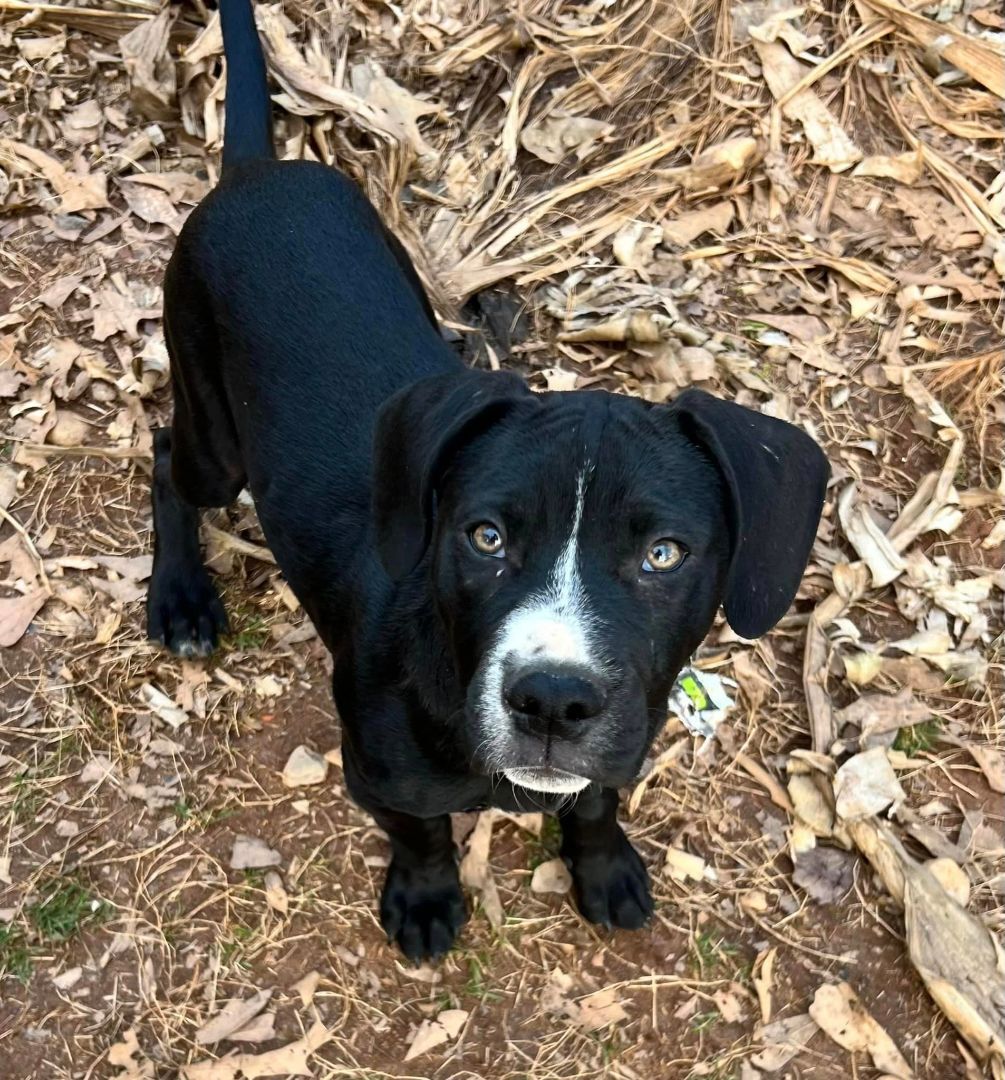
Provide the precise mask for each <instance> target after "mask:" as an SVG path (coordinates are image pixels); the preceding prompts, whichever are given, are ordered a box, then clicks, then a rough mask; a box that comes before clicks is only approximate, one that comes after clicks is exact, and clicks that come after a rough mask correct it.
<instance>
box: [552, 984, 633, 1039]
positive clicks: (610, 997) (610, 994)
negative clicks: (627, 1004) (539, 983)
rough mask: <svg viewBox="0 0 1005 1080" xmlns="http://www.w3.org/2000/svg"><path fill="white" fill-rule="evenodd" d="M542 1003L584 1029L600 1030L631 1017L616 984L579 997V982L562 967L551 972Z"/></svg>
mask: <svg viewBox="0 0 1005 1080" xmlns="http://www.w3.org/2000/svg"><path fill="white" fill-rule="evenodd" d="M541 1006H542V1008H544V1009H545V1011H547V1012H550V1013H555V1014H556V1015H558V1016H562V1017H564V1018H565V1019H566V1020H568V1021H569V1022H570V1023H571V1024H573V1025H574V1026H575V1027H579V1028H582V1029H583V1030H584V1031H600V1030H601V1029H603V1028H605V1027H608V1026H609V1025H611V1024H618V1023H620V1022H621V1021H622V1020H627V1019H628V1013H627V1012H625V1009H624V1006H623V1005H622V1004H621V1002H619V1001H618V1000H617V994H616V992H615V990H614V989H613V988H612V987H605V988H604V989H602V990H597V991H596V992H594V993H592V994H586V995H585V996H583V997H576V996H575V984H574V983H573V981H572V979H571V978H570V977H569V976H568V975H566V974H565V972H564V971H562V969H561V968H555V970H554V971H553V972H552V973H551V977H550V979H549V980H548V985H547V986H546V987H545V988H544V991H543V993H542V994H541Z"/></svg>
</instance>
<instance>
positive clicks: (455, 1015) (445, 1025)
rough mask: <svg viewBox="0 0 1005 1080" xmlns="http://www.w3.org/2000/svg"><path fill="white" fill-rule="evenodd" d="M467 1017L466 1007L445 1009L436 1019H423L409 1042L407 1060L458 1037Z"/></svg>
mask: <svg viewBox="0 0 1005 1080" xmlns="http://www.w3.org/2000/svg"><path fill="white" fill-rule="evenodd" d="M467 1019H468V1013H467V1012H466V1011H465V1010H464V1009H444V1011H443V1012H441V1013H439V1014H438V1015H437V1016H436V1017H435V1019H431V1020H423V1021H422V1023H421V1024H420V1025H419V1030H418V1031H417V1032H416V1033H415V1036H414V1037H413V1038H412V1041H411V1043H409V1046H408V1050H407V1051H406V1053H405V1061H411V1060H412V1059H413V1058H417V1057H421V1056H422V1055H423V1054H428V1053H429V1051H430V1050H435V1049H436V1047H438V1046H442V1045H443V1044H444V1043H447V1042H450V1041H451V1040H452V1039H456V1038H457V1036H458V1035H460V1033H461V1029H462V1028H463V1027H464V1025H465V1023H466V1022H467Z"/></svg>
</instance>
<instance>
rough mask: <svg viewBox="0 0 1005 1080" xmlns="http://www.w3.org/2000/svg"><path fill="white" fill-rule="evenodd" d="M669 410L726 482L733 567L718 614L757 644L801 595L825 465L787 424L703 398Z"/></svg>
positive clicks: (690, 396) (695, 394)
mask: <svg viewBox="0 0 1005 1080" xmlns="http://www.w3.org/2000/svg"><path fill="white" fill-rule="evenodd" d="M672 410H673V412H674V413H675V415H676V416H677V417H678V419H679V421H680V424H681V427H682V428H683V430H684V432H685V434H687V435H688V436H689V437H690V438H692V439H693V440H694V441H695V442H697V443H698V444H700V445H701V446H702V447H704V449H705V450H706V452H707V453H708V454H710V455H711V456H712V457H713V458H714V460H715V462H716V464H717V465H718V467H719V471H720V472H721V473H722V475H723V477H724V478H725V481H726V486H727V490H728V494H729V501H730V506H729V521H730V532H731V539H732V559H731V562H730V567H729V577H728V580H727V584H726V597H725V601H724V604H723V606H724V608H725V610H726V618H727V619H728V620H729V625H730V626H731V627H732V628H733V629H734V630H735V631H736V632H737V633H738V634H739V635H740V636H741V637H745V638H754V637H758V636H759V635H761V634H764V633H767V631H768V630H770V629H771V627H772V626H774V625H775V623H776V622H778V620H779V619H780V618H781V617H782V616H783V615H784V614H785V612H786V611H788V609H789V605H790V604H791V603H792V600H793V598H794V597H795V595H796V590H797V589H798V588H799V582H800V579H801V578H802V575H803V570H805V568H806V563H807V560H808V559H809V556H810V549H811V548H812V547H813V539H814V537H815V536H816V532H817V523H818V522H819V520H820V511H821V510H822V508H823V503H824V495H825V492H826V489H827V480H828V478H829V476H830V466H829V465H828V462H827V458H826V456H825V455H824V453H823V451H822V450H821V449H820V447H819V446H817V444H816V443H815V442H814V441H813V439H811V438H810V436H809V435H807V434H806V433H805V432H803V431H801V430H800V429H799V428H797V427H795V426H794V425H793V424H788V423H786V422H785V421H784V420H776V419H774V418H773V417H770V416H764V415H762V414H761V413H759V412H754V411H753V410H752V409H746V408H744V407H743V406H742V405H735V404H733V402H730V401H722V400H720V399H719V398H715V397H712V395H711V394H706V393H704V391H702V390H694V389H691V390H686V391H685V392H684V393H683V394H681V395H680V396H679V397H678V398H677V399H676V400H675V401H674V403H673V405H672Z"/></svg>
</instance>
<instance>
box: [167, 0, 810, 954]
mask: <svg viewBox="0 0 1005 1080" xmlns="http://www.w3.org/2000/svg"><path fill="white" fill-rule="evenodd" d="M221 13H222V19H223V34H224V46H225V52H226V57H227V63H228V67H229V73H230V83H229V86H228V92H227V123H226V147H225V152H224V169H223V178H222V181H221V183H220V184H219V186H218V187H217V188H216V189H215V190H214V191H213V192H212V193H211V194H210V195H209V196H208V197H207V198H206V199H205V201H204V202H203V203H202V204H201V205H200V206H199V207H198V208H197V210H196V211H195V212H194V213H193V214H192V216H191V217H190V219H189V221H188V222H187V224H186V226H185V228H184V230H183V231H182V234H181V236H180V237H179V240H178V244H177V247H176V250H175V253H174V256H173V258H172V260H171V264H170V266H169V269H168V274H167V279H166V284H165V325H166V336H167V342H168V348H169V351H170V354H171V365H172V378H173V384H174V416H173V422H172V425H171V428H170V430H168V429H164V430H162V431H160V432H158V433H157V436H156V439H155V466H154V482H153V504H154V529H155V559H154V571H153V575H152V578H151V583H150V592H149V599H148V618H149V629H150V634H151V636H152V637H153V638H155V639H157V640H159V641H161V642H163V643H164V644H165V645H166V646H168V647H169V648H170V649H172V650H173V651H174V652H175V653H177V654H179V655H182V656H192V655H205V654H207V653H208V652H209V651H211V650H212V649H213V648H214V647H215V645H216V642H217V638H218V635H219V634H221V633H222V632H223V631H224V630H225V627H226V617H225V615H224V613H223V609H222V607H221V606H220V602H219V600H218V598H217V596H216V593H215V591H214V590H213V586H212V583H211V581H210V578H209V576H208V574H207V572H206V570H205V568H204V567H203V565H202V562H201V559H200V554H199V544H198V516H197V509H196V508H197V507H201V506H224V505H226V504H227V503H229V502H230V501H232V500H233V499H234V498H235V497H236V496H237V494H238V493H239V491H240V490H241V488H242V487H244V486H245V485H247V486H249V487H250V489H251V492H252V494H253V496H254V499H255V504H256V506H257V509H258V513H259V517H260V520H261V523H262V527H263V529H264V531H265V535H266V537H267V539H268V542H269V545H270V547H271V548H272V550H273V552H274V553H275V556H276V559H277V561H278V563H279V565H280V567H281V568H282V570H283V573H284V574H285V576H286V578H287V579H288V580H289V582H290V584H291V586H292V587H293V589H294V591H295V592H296V594H297V596H298V597H299V598H300V600H301V602H302V603H303V605H304V607H305V608H306V610H307V611H308V613H309V614H310V616H311V618H312V619H313V621H314V623H315V625H316V627H317V629H318V632H319V633H320V635H321V637H322V638H323V639H324V641H325V643H326V645H327V646H328V647H329V648H330V649H331V651H332V653H333V654H334V656H335V672H334V678H333V689H334V694H335V699H336V703H337V705H338V711H339V715H340V717H341V719H342V725H343V758H344V763H345V776H346V782H347V785H348V788H349V791H350V792H351V794H352V795H353V797H354V798H355V799H356V800H357V801H358V802H359V803H360V805H362V806H363V807H365V808H367V809H368V810H369V811H370V812H371V813H372V814H373V815H374V818H375V819H376V821H377V822H378V824H380V825H381V827H382V828H384V829H385V830H386V831H387V833H388V835H389V836H390V839H391V847H392V861H391V865H390V868H389V870H388V874H387V880H386V883H385V888H384V894H383V899H382V901H381V919H382V922H383V925H384V927H385V929H386V930H387V932H388V934H389V936H391V937H392V938H394V939H395V940H397V941H398V942H399V944H400V945H401V947H402V948H403V949H404V951H405V952H406V954H407V955H408V956H410V957H412V958H420V957H422V956H428V955H437V954H439V953H441V952H443V951H444V950H446V949H447V948H449V946H450V945H451V943H452V942H453V940H454V937H455V935H456V933H457V932H458V929H459V927H460V926H461V924H462V923H463V921H464V918H465V912H464V902H463V898H462V895H461V891H460V885H459V882H458V878H457V870H456V865H455V856H454V849H453V844H452V842H451V838H450V836H451V834H450V820H449V815H450V813H451V812H454V811H459V810H464V809H468V808H472V807H479V806H487V805H497V806H503V807H507V808H509V809H513V810H533V809H542V808H543V809H546V810H551V811H553V812H557V813H558V815H559V817H560V820H561V824H562V855H563V857H564V858H565V859H566V861H567V862H568V863H569V865H570V867H571V871H572V875H573V880H574V883H575V888H576V894H577V896H578V899H579V904H580V909H581V910H582V912H583V914H584V915H585V916H586V917H587V918H589V919H591V920H593V921H595V922H600V923H603V924H606V925H610V926H621V927H636V926H639V925H641V924H642V923H643V922H644V921H645V919H646V918H647V917H648V916H649V914H650V912H651V910H652V902H651V900H650V897H649V891H648V884H647V878H646V873H645V869H644V867H643V865H642V862H641V860H640V859H639V857H638V855H637V854H636V853H635V852H634V850H633V849H632V848H631V846H630V844H629V843H628V841H627V839H626V838H625V835H624V833H623V832H622V830H621V828H620V826H619V825H618V823H617V818H616V809H617V788H618V787H620V786H623V785H625V784H627V783H629V782H631V780H632V779H633V778H634V777H635V775H636V774H637V772H638V770H639V768H640V766H641V764H642V761H643V758H644V756H645V754H646V751H647V749H648V748H649V745H650V743H651V741H652V739H653V737H654V735H655V734H656V732H657V731H658V730H659V728H660V726H661V724H662V723H663V721H664V719H665V715H666V700H667V694H668V692H669V690H670V688H671V686H672V684H673V681H674V678H675V677H676V675H677V673H678V671H679V670H680V667H681V666H682V665H683V664H684V663H685V662H686V661H687V659H688V657H689V656H690V655H691V653H692V652H693V651H694V649H695V648H696V647H697V646H698V644H699V643H700V642H701V640H702V638H703V637H704V635H705V634H706V633H707V631H708V629H709V627H710V625H711V623H712V620H713V618H714V615H715V612H716V610H717V608H718V606H719V605H720V603H722V602H725V606H726V612H727V615H728V617H729V618H730V620H731V622H732V623H733V625H734V626H735V628H736V629H737V630H738V631H739V632H740V633H742V634H744V635H746V636H753V635H756V634H760V633H763V632H765V631H766V630H768V629H769V628H770V627H771V626H772V625H773V624H774V622H775V621H777V619H778V618H780V617H781V615H782V614H783V613H784V612H785V610H786V609H787V608H788V606H789V604H790V603H791V601H792V598H793V596H794V594H795V591H796V588H797V586H798V583H799V579H800V575H801V573H802V570H803V568H804V566H805V563H806V559H807V557H808V554H809V550H810V546H811V544H812V542H813V537H814V533H815V530H816V525H817V520H818V517H819V513H820V509H821V505H822V501H823V494H824V488H825V485H826V481H827V465H826V460H825V459H824V457H823V455H822V453H821V452H820V450H819V449H818V448H817V446H816V444H815V443H814V442H813V440H812V439H810V438H809V437H808V436H806V435H805V434H804V433H803V432H801V431H799V430H798V429H796V428H794V427H792V426H791V425H788V424H784V423H781V422H779V421H776V420H772V419H770V418H767V417H764V416H761V415H760V414H758V413H754V412H751V411H749V410H746V409H742V408H740V407H738V406H735V405H732V404H729V403H726V402H722V401H718V400H716V399H715V398H712V397H710V396H709V395H707V394H703V393H701V392H698V391H690V392H688V393H686V394H684V395H682V396H681V397H680V398H679V399H678V400H677V402H676V403H675V404H674V405H672V406H669V407H667V406H653V405H649V404H647V403H644V402H642V401H639V400H637V399H632V398H628V397H623V396H615V395H610V394H606V393H602V392H591V393H584V392H575V393H565V394H554V393H549V394H533V393H531V392H530V391H529V390H528V388H527V387H526V385H525V384H524V383H523V381H522V380H521V379H520V378H518V377H517V376H516V375H513V374H505V373H488V372H481V371H472V370H468V369H466V368H465V367H464V366H463V365H462V364H461V363H460V362H459V361H458V360H457V358H456V357H455V355H454V353H453V352H452V351H451V350H450V348H448V346H447V345H446V344H445V343H444V341H443V339H442V338H441V335H440V333H439V330H438V326H437V322H436V319H435V316H434V314H433V311H432V309H431V307H430V304H429V301H428V299H427V298H426V295H425V292H424V291H423V288H422V286H421V283H420V281H419V278H418V276H417V274H416V272H415V270H414V268H413V267H412V264H411V262H410V261H409V259H408V257H407V255H406V254H405V252H404V249H403V248H402V246H401V245H400V243H399V242H398V241H397V240H396V239H395V238H394V237H393V236H391V235H390V233H388V231H387V230H386V229H385V228H384V227H383V225H382V224H381V222H380V220H379V218H378V217H377V214H376V213H375V211H374V210H373V208H372V207H371V205H370V204H369V203H368V202H367V200H366V199H365V198H364V197H363V195H362V194H361V193H360V192H359V190H358V189H357V188H356V187H355V185H353V184H352V183H351V182H350V181H349V180H347V179H346V178H345V177H344V176H342V175H341V174H339V173H338V172H336V171H334V170H331V169H327V168H324V167H322V166H320V165H316V164H309V163H305V162H277V161H275V160H274V159H273V151H272V146H271V140H270V135H269V128H270V118H269V107H268V101H269V99H268V92H267V87H266V84H265V65H264V62H263V60H262V54H261V47H260V45H259V42H258V39H257V36H256V34H255V29H254V21H253V18H252V11H251V7H250V5H249V2H248V0H221ZM486 522H488V523H489V525H490V526H491V529H490V532H489V533H488V534H487V535H488V536H489V538H490V539H491V540H492V542H493V543H497V544H498V546H499V551H498V552H497V551H494V550H493V551H489V552H486V551H485V550H482V549H479V548H477V546H476V540H477V536H478V529H479V526H480V525H481V524H484V523H486ZM661 538H670V539H672V541H673V544H674V545H676V546H675V547H674V548H673V550H674V551H677V552H680V553H682V554H683V558H682V560H681V561H680V562H679V565H676V566H675V567H674V568H673V569H671V570H669V571H668V572H662V571H661V572H659V573H654V572H651V571H652V570H653V566H652V563H651V562H650V561H649V560H650V558H651V557H653V558H655V557H656V556H653V555H652V552H653V551H654V550H656V548H654V545H655V544H657V542H658V541H660V539H661ZM665 550H667V549H666V548H665V547H664V548H660V551H661V552H665ZM500 552H501V554H500ZM528 671H529V672H530V675H528V674H527V673H528ZM521 680H522V681H521ZM528 686H532V687H535V688H536V689H534V691H533V693H530V692H529V691H528V690H527V687H528ZM514 703H516V704H514ZM504 776H510V777H517V779H515V780H513V781H512V782H510V780H506V779H503V777H504ZM528 777H529V779H528ZM570 784H571V785H574V786H575V785H579V790H578V793H577V794H576V795H575V798H574V799H573V798H570V796H569V795H568V794H563V792H564V791H568V790H571V788H569V785H570ZM556 785H558V786H557V787H556ZM561 785H566V786H565V787H562V786H561Z"/></svg>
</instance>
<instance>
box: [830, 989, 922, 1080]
mask: <svg viewBox="0 0 1005 1080" xmlns="http://www.w3.org/2000/svg"><path fill="white" fill-rule="evenodd" d="M810 1016H811V1017H813V1020H814V1021H815V1022H816V1024H817V1025H818V1026H819V1027H820V1028H821V1029H822V1030H823V1031H825V1032H826V1033H827V1034H828V1035H829V1036H830V1037H831V1038H832V1039H833V1040H834V1041H835V1042H836V1043H837V1044H838V1045H839V1046H843V1047H844V1048H845V1049H846V1050H850V1051H851V1052H852V1053H868V1054H869V1056H870V1057H871V1058H872V1061H873V1064H874V1065H875V1066H876V1068H877V1069H879V1071H880V1072H882V1073H887V1074H888V1075H889V1076H891V1077H897V1078H898V1080H914V1073H913V1072H912V1071H911V1067H910V1066H909V1065H908V1064H907V1062H906V1061H905V1060H904V1057H903V1055H902V1054H901V1052H900V1051H899V1050H898V1049H897V1046H896V1044H895V1043H894V1041H893V1039H891V1038H890V1036H889V1035H888V1034H887V1033H886V1031H885V1030H884V1029H883V1028H882V1027H880V1025H879V1024H878V1023H877V1022H876V1021H875V1020H874V1019H873V1017H872V1016H871V1015H870V1014H869V1012H868V1011H867V1010H866V1008H865V1006H864V1005H863V1004H862V1002H861V1001H860V1000H859V997H858V995H857V994H856V993H855V991H854V990H853V989H852V988H851V987H850V986H849V985H848V984H847V983H837V984H836V985H835V984H832V983H825V984H824V985H823V986H821V987H820V988H819V989H818V990H817V992H816V994H814V995H813V1003H812V1004H811V1005H810Z"/></svg>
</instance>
